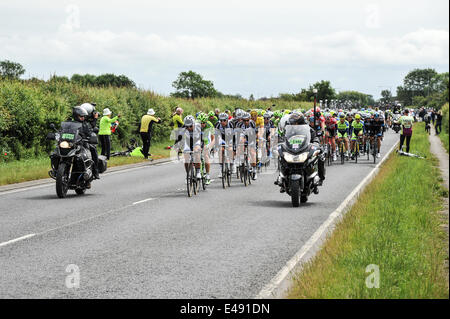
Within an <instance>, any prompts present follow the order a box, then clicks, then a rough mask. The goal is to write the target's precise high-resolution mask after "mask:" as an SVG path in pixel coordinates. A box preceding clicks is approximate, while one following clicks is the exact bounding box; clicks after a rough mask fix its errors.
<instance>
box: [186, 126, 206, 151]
mask: <svg viewBox="0 0 450 319" xmlns="http://www.w3.org/2000/svg"><path fill="white" fill-rule="evenodd" d="M181 136H182V138H183V139H184V149H183V150H184V152H189V151H193V149H194V146H201V143H202V139H203V132H202V127H201V125H200V124H199V123H194V129H193V130H192V132H190V131H188V130H187V129H186V128H185V127H183V128H182V131H181Z"/></svg>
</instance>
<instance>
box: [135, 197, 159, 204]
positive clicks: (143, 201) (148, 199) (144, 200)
mask: <svg viewBox="0 0 450 319" xmlns="http://www.w3.org/2000/svg"><path fill="white" fill-rule="evenodd" d="M155 199H156V198H147V199H143V200H140V201H138V202H134V203H133V205H137V204H141V203H145V202H148V201H151V200H155Z"/></svg>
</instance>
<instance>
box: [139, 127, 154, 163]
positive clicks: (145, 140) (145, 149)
mask: <svg viewBox="0 0 450 319" xmlns="http://www.w3.org/2000/svg"><path fill="white" fill-rule="evenodd" d="M141 138H142V153H143V154H144V157H145V158H148V154H149V152H150V144H151V140H152V135H151V134H150V133H148V132H141Z"/></svg>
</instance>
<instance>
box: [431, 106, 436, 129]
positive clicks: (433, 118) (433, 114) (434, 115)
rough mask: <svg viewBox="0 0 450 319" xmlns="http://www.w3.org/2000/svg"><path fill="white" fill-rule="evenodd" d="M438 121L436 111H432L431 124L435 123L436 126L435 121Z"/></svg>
mask: <svg viewBox="0 0 450 319" xmlns="http://www.w3.org/2000/svg"><path fill="white" fill-rule="evenodd" d="M435 119H436V113H435V112H434V109H432V110H431V122H433V125H434V121H435Z"/></svg>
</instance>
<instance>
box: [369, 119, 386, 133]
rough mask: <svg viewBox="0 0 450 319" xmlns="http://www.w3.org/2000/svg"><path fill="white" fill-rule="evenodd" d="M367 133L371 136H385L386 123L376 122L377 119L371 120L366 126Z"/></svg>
mask: <svg viewBox="0 0 450 319" xmlns="http://www.w3.org/2000/svg"><path fill="white" fill-rule="evenodd" d="M365 127H366V132H367V133H368V134H369V135H372V136H373V135H377V136H382V135H383V129H384V123H383V122H382V121H376V120H375V119H369V120H368V121H367V124H366V126H365Z"/></svg>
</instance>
